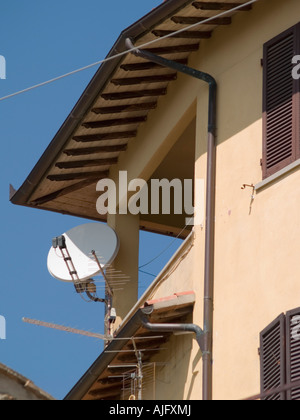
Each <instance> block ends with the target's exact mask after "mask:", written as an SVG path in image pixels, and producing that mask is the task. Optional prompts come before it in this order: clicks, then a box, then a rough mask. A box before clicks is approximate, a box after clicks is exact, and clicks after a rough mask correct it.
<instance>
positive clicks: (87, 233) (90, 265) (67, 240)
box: [48, 223, 119, 282]
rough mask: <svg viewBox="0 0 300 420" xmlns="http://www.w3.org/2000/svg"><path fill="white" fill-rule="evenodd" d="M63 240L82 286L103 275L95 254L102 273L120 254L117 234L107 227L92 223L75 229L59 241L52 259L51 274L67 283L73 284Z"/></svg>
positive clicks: (50, 262) (52, 250) (54, 247)
mask: <svg viewBox="0 0 300 420" xmlns="http://www.w3.org/2000/svg"><path fill="white" fill-rule="evenodd" d="M61 238H62V239H63V246H64V247H65V249H67V251H68V253H69V255H70V257H71V259H72V263H73V265H74V267H75V269H76V275H77V277H78V279H79V280H80V281H82V282H84V281H86V280H88V279H90V278H92V277H94V276H97V275H98V274H100V273H101V270H100V268H99V265H98V264H97V262H96V260H95V258H94V256H93V255H92V251H95V253H96V256H97V258H98V260H99V261H100V264H101V267H102V269H105V267H106V266H108V265H109V264H111V263H112V262H113V260H114V259H115V258H116V256H117V253H118V251H119V239H118V236H117V234H116V232H115V231H114V230H113V229H111V228H110V227H109V226H107V225H105V224H101V223H88V224H85V225H81V226H78V227H75V228H74V229H71V230H70V231H68V232H66V233H64V234H63V235H62V236H61V237H59V238H56V240H57V243H56V245H55V244H53V246H52V248H51V249H50V252H49V255H48V270H49V273H50V274H51V276H52V277H54V278H56V279H58V280H61V281H64V282H73V279H72V276H71V274H70V271H69V269H68V265H67V264H66V261H65V260H64V257H63V255H62V252H61V250H60V244H59V240H61ZM54 242H55V240H54Z"/></svg>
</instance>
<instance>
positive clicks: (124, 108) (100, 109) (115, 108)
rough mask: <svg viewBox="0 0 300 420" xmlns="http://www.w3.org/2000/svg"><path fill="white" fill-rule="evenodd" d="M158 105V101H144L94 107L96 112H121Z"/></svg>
mask: <svg viewBox="0 0 300 420" xmlns="http://www.w3.org/2000/svg"><path fill="white" fill-rule="evenodd" d="M156 107H157V102H142V103H136V104H131V105H121V106H105V107H98V108H93V109H92V112H93V113H94V114H120V113H122V112H139V111H149V110H151V109H155V108H156Z"/></svg>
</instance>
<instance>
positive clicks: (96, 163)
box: [55, 158, 118, 169]
mask: <svg viewBox="0 0 300 420" xmlns="http://www.w3.org/2000/svg"><path fill="white" fill-rule="evenodd" d="M117 163H118V158H109V159H107V158H103V159H93V160H79V161H70V162H57V163H56V164H55V166H56V167H57V168H59V169H76V168H93V167H101V166H107V165H109V166H110V165H116V164H117Z"/></svg>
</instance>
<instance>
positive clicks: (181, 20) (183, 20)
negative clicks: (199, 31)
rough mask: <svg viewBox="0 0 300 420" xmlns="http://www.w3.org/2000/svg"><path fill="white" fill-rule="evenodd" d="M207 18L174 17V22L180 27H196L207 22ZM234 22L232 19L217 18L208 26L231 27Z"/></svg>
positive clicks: (208, 23)
mask: <svg viewBox="0 0 300 420" xmlns="http://www.w3.org/2000/svg"><path fill="white" fill-rule="evenodd" d="M207 19H208V18H207V17H197V16H173V17H172V21H173V22H174V23H177V24H180V25H195V24H197V23H201V22H204V21H206V20H207ZM231 22H232V19H231V17H221V18H215V19H212V20H210V21H209V22H207V25H230V24H231Z"/></svg>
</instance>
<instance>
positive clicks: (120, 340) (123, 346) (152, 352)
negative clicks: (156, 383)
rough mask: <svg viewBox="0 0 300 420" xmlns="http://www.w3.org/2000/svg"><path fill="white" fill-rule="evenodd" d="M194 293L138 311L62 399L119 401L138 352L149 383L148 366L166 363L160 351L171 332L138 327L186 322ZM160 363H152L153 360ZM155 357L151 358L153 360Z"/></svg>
mask: <svg viewBox="0 0 300 420" xmlns="http://www.w3.org/2000/svg"><path fill="white" fill-rule="evenodd" d="M194 304H195V293H194V292H184V293H178V294H175V295H173V296H169V297H166V298H163V299H158V300H154V301H148V302H146V303H145V305H144V307H143V308H141V309H139V310H138V311H137V312H136V313H135V314H134V315H133V316H132V318H131V319H130V320H128V322H127V323H126V324H125V325H123V326H122V327H121V328H120V331H119V332H118V334H117V335H116V337H115V340H114V341H112V342H111V343H110V344H109V345H108V346H107V347H106V348H105V350H104V352H103V353H102V354H101V355H100V356H99V358H98V359H97V360H96V361H95V363H94V364H93V365H92V366H91V368H90V369H89V370H88V371H87V372H86V374H85V375H84V376H83V377H82V378H81V379H80V380H79V382H78V383H77V384H76V385H75V386H74V388H73V389H72V390H71V391H70V393H69V394H68V395H67V396H66V398H65V399H66V400H96V401H97V400H120V399H121V400H122V399H127V400H128V398H129V397H130V396H131V395H132V390H131V387H130V385H129V389H128V388H127V386H128V381H129V382H130V381H131V378H133V376H132V375H135V372H136V371H137V364H138V361H137V355H138V353H139V352H141V362H142V366H143V376H144V382H143V383H144V388H145V386H146V384H148V385H149V382H152V380H153V378H152V377H151V375H152V370H151V367H153V364H154V363H156V365H161V364H163V363H164V362H166V360H165V359H164V356H163V351H164V350H165V349H166V347H167V346H168V343H169V341H170V338H171V336H172V334H171V333H159V334H157V333H153V332H150V331H147V330H146V329H145V328H144V327H143V324H142V320H143V319H146V320H147V321H149V322H151V323H154V324H155V323H169V324H170V323H178V322H180V323H181V322H186V321H187V319H188V317H191V316H192V313H193V310H194ZM157 357H158V359H161V360H160V362H158V363H157V362H153V360H155V359H157ZM154 358H155V359H154Z"/></svg>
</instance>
